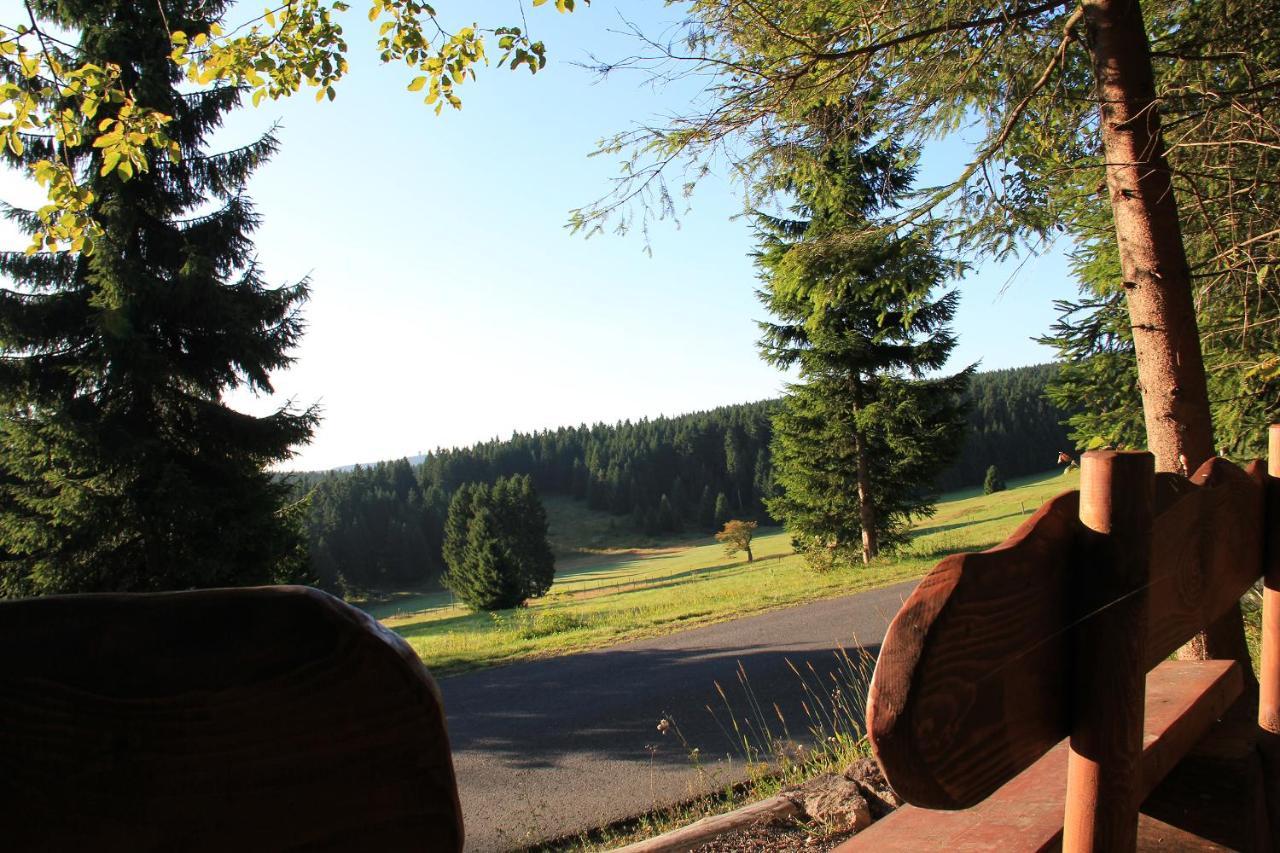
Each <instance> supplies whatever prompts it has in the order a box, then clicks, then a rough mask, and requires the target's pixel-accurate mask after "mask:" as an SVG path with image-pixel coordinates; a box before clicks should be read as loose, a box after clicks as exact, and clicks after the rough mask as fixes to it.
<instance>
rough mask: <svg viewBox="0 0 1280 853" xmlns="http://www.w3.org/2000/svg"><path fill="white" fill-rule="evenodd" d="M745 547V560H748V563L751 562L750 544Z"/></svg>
mask: <svg viewBox="0 0 1280 853" xmlns="http://www.w3.org/2000/svg"><path fill="white" fill-rule="evenodd" d="M746 549H747V562H748V563H750V562H751V560H752V557H751V546H750V545H749V544H748V545H747V546H746Z"/></svg>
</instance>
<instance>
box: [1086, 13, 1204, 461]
mask: <svg viewBox="0 0 1280 853" xmlns="http://www.w3.org/2000/svg"><path fill="white" fill-rule="evenodd" d="M1083 6H1084V20H1085V26H1086V29H1087V32H1088V39H1089V46H1090V49H1091V51H1092V56H1093V64H1094V73H1095V75H1096V81H1097V95H1098V99H1099V104H1100V107H1101V130H1102V146H1103V153H1104V156H1105V158H1106V163H1107V167H1106V171H1107V188H1108V191H1109V193H1110V197H1111V209H1112V211H1113V214H1114V218H1115V226H1116V240H1117V244H1118V246H1119V250H1120V266H1121V269H1122V272H1123V275H1124V287H1125V291H1126V293H1127V296H1128V304H1129V318H1130V321H1131V323H1132V326H1133V339H1134V346H1135V348H1136V349H1137V356H1138V381H1139V384H1140V386H1141V389H1142V408H1143V412H1144V415H1145V419H1146V426H1147V446H1148V449H1149V450H1150V451H1151V452H1152V453H1153V454H1155V457H1156V470H1157V471H1183V470H1185V471H1188V472H1191V471H1195V469H1196V468H1198V467H1199V466H1200V464H1201V463H1202V462H1204V461H1205V460H1206V459H1208V458H1209V457H1210V456H1212V455H1213V425H1212V422H1211V421H1210V416H1209V393H1208V389H1207V386H1206V383H1205V374H1204V360H1203V358H1202V357H1201V353H1200V333H1199V329H1198V328H1197V325H1196V312H1195V305H1194V303H1193V302H1192V295H1191V270H1190V267H1189V265H1188V263H1187V254H1186V249H1185V247H1184V246H1183V242H1182V230H1181V228H1180V226H1179V223H1178V205H1177V200H1176V199H1175V198H1174V195H1173V185H1172V183H1171V180H1170V173H1169V163H1168V160H1167V159H1166V157H1165V150H1164V141H1163V138H1162V136H1161V131H1160V111H1159V106H1158V104H1157V102H1156V94H1155V76H1154V73H1153V71H1152V68H1151V53H1150V47H1149V45H1148V41H1147V33H1146V27H1145V25H1144V23H1143V19H1142V8H1141V6H1140V5H1139V3H1138V2H1137V0H1088V2H1085V3H1084V4H1083Z"/></svg>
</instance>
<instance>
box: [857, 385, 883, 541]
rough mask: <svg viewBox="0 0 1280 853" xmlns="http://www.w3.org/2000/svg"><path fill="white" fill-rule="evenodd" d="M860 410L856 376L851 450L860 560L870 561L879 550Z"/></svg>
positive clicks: (860, 398)
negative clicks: (855, 474) (855, 470)
mask: <svg viewBox="0 0 1280 853" xmlns="http://www.w3.org/2000/svg"><path fill="white" fill-rule="evenodd" d="M861 410H862V380H861V379H860V378H859V377H858V376H856V375H855V376H854V379H853V451H854V454H855V455H856V457H857V462H858V517H859V519H860V520H859V525H860V526H861V527H862V562H863V564H866V563H869V562H871V558H872V557H875V556H876V554H878V553H879V552H880V543H879V542H877V541H876V506H875V498H873V497H872V496H871V464H870V461H869V460H868V459H867V439H866V436H864V435H863V434H862V430H861V429H860V428H859V427H858V413H859V412H860V411H861Z"/></svg>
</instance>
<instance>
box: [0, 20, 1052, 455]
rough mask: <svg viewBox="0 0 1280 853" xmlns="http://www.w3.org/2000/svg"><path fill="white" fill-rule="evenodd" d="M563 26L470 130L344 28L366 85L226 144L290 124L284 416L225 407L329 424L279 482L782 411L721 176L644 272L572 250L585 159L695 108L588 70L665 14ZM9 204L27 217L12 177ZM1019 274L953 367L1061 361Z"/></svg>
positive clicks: (665, 228)
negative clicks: (561, 435) (552, 439)
mask: <svg viewBox="0 0 1280 853" xmlns="http://www.w3.org/2000/svg"><path fill="white" fill-rule="evenodd" d="M457 2H458V0H450V3H451V4H456V3H457ZM9 5H10V4H7V3H6V4H5V8H6V9H7V8H8V7H9ZM440 5H441V6H442V7H444V8H446V9H447V8H449V7H447V6H445V4H443V3H442V4H440ZM551 7H552V4H548V5H547V6H543V7H540V8H538V9H531V10H529V11H528V21H529V25H530V30H531V31H532V33H533V34H534V36H535V37H536V38H541V39H543V40H544V41H545V42H546V43H547V46H548V51H549V53H550V55H551V61H550V63H549V65H548V67H547V68H546V69H545V70H544V71H543V72H541V73H539V74H538V75H537V76H536V77H530V76H529V75H528V74H527V72H524V71H520V72H515V73H513V72H510V71H506V70H499V69H496V68H489V69H482V70H481V72H480V80H479V81H478V82H476V83H474V84H473V83H468V84H467V85H466V86H465V87H464V89H463V90H462V91H461V92H460V94H461V95H462V97H463V101H464V109H463V110H462V111H461V112H452V111H448V110H446V111H445V113H444V114H443V115H441V116H439V117H437V116H435V115H434V114H433V112H432V110H431V109H430V108H428V107H426V106H424V105H423V104H422V102H421V97H420V96H419V95H415V94H411V93H408V92H406V91H405V85H406V83H407V82H408V80H409V78H410V76H411V74H410V73H409V72H408V71H407V70H404V69H400V68H395V67H383V66H380V65H379V64H378V61H377V58H376V55H375V51H374V48H373V43H374V39H375V36H374V33H373V31H372V27H371V25H369V24H368V23H367V21H366V18H365V14H364V13H365V11H366V7H365V6H364V5H363V4H361V3H354V4H353V8H352V10H351V11H350V12H349V13H348V14H346V15H345V16H343V21H342V23H343V26H344V27H345V29H346V36H347V40H348V41H349V42H350V44H351V51H350V55H349V56H350V62H351V73H350V76H349V77H348V78H347V79H346V80H345V81H344V82H343V83H342V84H341V85H340V88H339V91H338V97H337V100H335V101H334V102H332V103H325V104H317V103H315V101H314V99H313V97H312V95H311V94H310V93H305V92H304V93H303V94H301V95H299V96H297V97H295V98H293V99H292V100H290V101H284V102H274V103H273V102H265V103H264V104H263V105H262V106H261V107H260V108H258V109H252V108H246V109H244V110H242V111H240V112H239V113H238V114H236V115H235V116H234V117H233V119H232V121H230V122H229V124H228V127H227V128H226V131H225V133H223V134H222V135H221V138H220V139H219V140H218V141H219V144H221V145H225V146H228V147H229V146H232V145H235V144H238V143H240V142H243V141H246V140H247V139H249V138H251V137H252V136H253V135H254V134H256V133H258V132H261V131H262V130H263V129H265V128H266V127H268V126H270V124H271V123H272V122H274V121H280V122H281V124H282V128H281V131H280V134H279V135H280V140H281V151H280V153H279V154H278V155H277V157H276V159H275V160H274V161H273V162H272V163H270V164H268V165H267V166H265V167H264V168H263V169H262V170H261V171H260V172H259V173H258V175H257V176H255V178H254V179H253V182H252V183H251V185H250V187H249V192H250V195H251V196H252V198H253V199H254V201H255V203H256V205H257V209H258V211H259V213H260V214H261V215H262V217H263V225H262V227H261V229H260V230H259V231H258V233H257V235H256V238H255V239H256V244H257V247H258V253H259V260H260V261H261V263H262V265H263V266H264V268H265V269H266V271H267V274H268V276H269V278H270V279H272V280H275V281H279V282H282V283H283V282H287V281H292V280H296V279H298V278H301V277H302V276H304V275H310V276H311V278H312V287H313V297H312V301H311V303H310V304H309V305H308V306H307V308H306V312H305V316H306V319H307V322H308V332H307V335H306V338H305V340H304V342H303V344H302V346H301V347H300V348H299V349H298V351H297V353H296V355H297V358H298V361H297V364H296V365H295V366H294V367H293V368H292V369H291V370H288V371H285V372H282V373H280V374H279V375H278V376H277V377H276V382H275V385H276V390H277V394H276V395H275V398H251V397H248V396H247V395H235V396H234V398H233V399H234V401H235V403H236V405H238V406H239V407H241V408H244V409H248V410H253V411H265V410H269V409H271V408H273V407H274V406H276V405H279V403H280V402H282V401H283V400H284V399H290V398H292V399H294V400H295V401H297V402H298V403H300V404H308V403H312V402H318V403H320V405H321V406H322V407H323V411H324V421H323V423H322V424H321V426H320V428H319V430H318V431H317V433H316V436H315V439H314V441H313V442H312V444H311V445H310V446H309V447H306V448H302V449H301V450H300V452H299V454H298V457H297V458H296V459H295V460H294V461H293V462H292V463H290V464H289V465H288V466H286V467H290V468H306V469H316V468H327V467H332V466H336V465H343V464H348V463H353V462H368V461H373V460H378V459H387V458H395V457H399V456H404V455H413V454H416V453H419V452H422V451H427V450H430V449H432V448H434V447H437V446H451V445H461V444H470V443H472V442H475V441H479V440H484V439H487V438H491V437H493V436H495V435H496V436H506V435H509V434H510V433H511V432H512V431H513V430H521V431H527V430H535V429H541V428H548V427H556V426H560V425H564V424H576V423H580V422H594V421H614V420H618V419H623V418H632V419H635V418H639V417H643V416H650V417H652V416H655V415H659V414H678V413H681V412H687V411H693V410H696V409H703V408H708V407H711V406H716V405H720V404H725V403H735V402H743V401H748V400H757V399H761V398H764V397H769V396H773V395H776V394H778V393H779V391H780V389H781V386H782V382H783V377H782V376H781V375H780V374H779V373H778V372H777V371H776V370H774V369H773V368H770V367H768V366H767V365H765V364H764V363H763V362H761V361H760V359H759V358H758V356H757V354H756V349H755V343H756V337H757V330H756V326H755V321H756V320H758V319H762V318H763V312H762V309H761V308H760V306H759V304H758V303H757V301H756V299H755V296H754V289H755V286H756V280H755V273H754V269H753V267H752V265H751V261H750V259H749V257H748V253H749V252H750V251H751V247H752V240H751V235H750V229H749V226H748V224H747V223H746V222H744V221H742V220H736V221H735V220H733V219H732V217H733V215H734V214H736V213H738V212H740V210H741V201H740V198H739V196H738V194H737V192H736V189H737V188H735V187H734V186H732V185H730V184H729V182H728V181H726V180H725V179H724V178H723V177H722V176H721V175H719V174H713V175H712V176H710V177H708V178H707V179H706V180H704V182H703V183H702V185H701V187H700V189H699V191H698V193H697V194H696V195H695V196H694V198H693V200H692V205H693V206H692V210H691V211H690V212H689V213H688V214H686V215H685V216H683V217H682V220H681V222H680V224H679V226H678V227H677V226H676V225H674V224H671V223H660V224H657V225H655V226H654V227H653V228H652V229H651V234H650V243H651V248H652V255H651V256H650V255H649V254H647V253H646V252H645V251H644V249H645V244H644V240H643V239H642V238H641V236H640V235H639V234H638V233H637V234H633V235H631V236H627V237H615V236H612V235H604V236H597V237H594V238H592V239H590V240H584V239H583V238H582V237H581V236H574V235H571V234H570V233H569V232H568V231H567V230H566V229H565V228H564V223H565V221H566V219H567V215H568V211H569V210H570V209H572V208H574V207H578V206H581V205H583V204H585V203H587V202H590V201H591V200H593V199H594V198H596V197H597V196H598V195H600V194H601V193H602V192H604V191H605V190H606V189H607V185H608V181H609V180H610V178H611V177H612V176H614V175H615V174H616V160H615V159H611V158H604V157H601V158H594V159H588V157H587V155H588V154H589V153H590V152H591V151H592V150H593V148H594V145H595V142H596V140H598V139H600V138H601V137H604V136H607V135H609V134H611V133H613V132H615V131H618V130H623V129H626V128H627V127H629V126H630V125H631V123H632V122H634V121H637V120H640V121H643V120H646V119H650V118H652V117H653V116H655V115H661V114H667V113H672V112H678V111H680V110H681V109H682V107H683V105H684V104H686V103H687V99H688V97H689V95H690V94H691V90H690V89H689V88H688V87H684V88H683V89H681V88H676V89H671V90H666V91H653V90H652V89H651V88H649V87H647V86H644V85H643V84H642V83H643V81H642V80H641V78H639V77H625V76H623V77H617V78H614V79H610V80H609V81H607V82H604V83H597V82H596V81H595V79H594V77H593V76H592V75H591V74H590V73H589V72H587V71H585V70H582V69H580V68H577V67H574V66H573V64H572V63H574V62H575V61H577V62H581V61H585V60H586V59H587V54H588V51H590V52H594V53H596V54H599V55H602V56H605V57H612V56H619V55H623V54H625V53H627V52H629V50H630V49H634V48H633V46H632V45H631V44H630V42H629V41H628V40H627V39H626V38H625V37H622V36H619V35H616V34H613V33H611V32H610V31H611V30H618V29H620V28H621V25H622V22H621V18H620V15H621V14H625V15H626V17H627V18H629V19H632V20H635V21H637V22H638V23H640V24H641V25H642V26H643V27H645V28H646V29H647V30H649V31H653V30H654V29H655V28H659V27H661V26H662V23H663V21H664V20H670V19H671V18H672V17H674V12H675V10H671V9H667V8H665V7H664V5H663V4H662V3H660V2H657V0H618V2H610V0H596V2H594V3H593V4H592V5H591V6H590V7H586V8H581V7H580V8H579V11H577V12H575V13H574V14H572V15H558V14H556V13H555V12H554V10H553V9H552V8H551ZM245 8H246V9H250V8H252V9H256V8H257V7H256V6H246V7H245ZM456 8H464V7H462V6H456ZM465 8H466V9H467V10H468V14H472V15H474V16H475V17H476V19H477V20H478V21H479V22H480V23H481V24H482V25H486V24H487V25H494V24H500V23H510V22H513V21H518V16H519V8H518V6H517V5H516V4H515V3H514V2H512V3H507V2H483V3H468V4H466V6H465ZM244 17H247V16H244ZM11 19H12V15H8V16H6V17H5V18H3V20H6V21H7V20H11ZM231 20H232V21H233V22H234V21H237V20H240V17H237V16H236V15H233V16H232V17H231ZM966 154H967V148H966V147H965V146H964V145H962V144H959V143H954V142H944V143H941V144H939V145H937V146H934V147H932V148H931V149H929V151H928V152H926V157H925V161H924V163H923V172H924V175H923V176H924V178H925V179H926V180H939V179H942V178H944V177H946V176H947V175H950V174H954V173H955V172H956V171H958V169H959V168H961V167H962V166H963V161H964V159H965V157H966ZM0 197H3V198H5V199H6V200H10V201H19V202H21V201H23V200H24V199H26V200H29V198H30V195H29V193H28V192H26V191H24V189H23V188H22V187H21V186H19V184H18V181H17V180H16V179H15V178H14V176H7V177H6V179H5V180H4V181H3V182H2V183H0ZM3 236H4V237H5V240H6V244H7V245H11V246H12V245H16V244H18V242H19V240H18V238H16V237H15V236H14V235H12V234H9V233H6V234H5V235H3ZM1015 266H1016V265H1015V264H987V265H984V266H982V267H980V268H978V269H977V270H975V271H974V272H973V273H972V274H970V275H969V276H968V277H967V278H966V279H965V280H964V281H963V282H961V283H960V284H959V287H960V291H961V294H962V296H961V308H960V311H959V314H958V316H957V319H956V324H955V325H956V329H957V331H958V333H959V336H960V344H959V346H958V347H957V349H956V352H955V355H954V356H953V365H954V366H956V367H957V368H958V367H962V366H964V365H967V364H969V363H972V362H976V361H981V363H982V367H983V368H984V369H991V368H999V367H1011V366H1017V365H1022V364H1030V363H1034V362H1038V361H1046V360H1048V359H1049V358H1050V357H1051V353H1050V352H1049V351H1047V350H1045V349H1044V348H1042V347H1039V346H1037V345H1036V344H1034V343H1032V342H1031V341H1030V340H1029V338H1030V337H1031V336H1033V335H1036V334H1039V333H1042V332H1044V331H1045V330H1047V328H1048V326H1049V324H1050V323H1051V322H1052V320H1053V318H1054V315H1053V311H1052V305H1051V303H1052V300H1053V299H1055V298H1062V297H1066V296H1070V295H1071V294H1073V293H1074V287H1073V285H1072V284H1071V282H1070V279H1069V276H1068V274H1067V270H1066V265H1065V262H1064V261H1063V259H1062V258H1061V257H1060V255H1058V254H1056V253H1053V252H1050V253H1049V254H1047V255H1045V256H1043V257H1040V258H1034V259H1031V260H1030V261H1028V262H1027V263H1026V264H1025V265H1023V266H1022V267H1021V269H1020V270H1018V271H1017V273H1016V275H1014V269H1015ZM1011 276H1012V278H1011Z"/></svg>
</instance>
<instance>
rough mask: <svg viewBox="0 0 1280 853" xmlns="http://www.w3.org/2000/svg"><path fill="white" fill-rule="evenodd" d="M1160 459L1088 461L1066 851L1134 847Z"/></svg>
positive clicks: (1111, 454)
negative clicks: (1155, 507) (1149, 593)
mask: <svg viewBox="0 0 1280 853" xmlns="http://www.w3.org/2000/svg"><path fill="white" fill-rule="evenodd" d="M1154 488H1155V460H1154V457H1153V456H1152V455H1151V454H1150V453H1145V452H1142V453H1122V452H1117V451H1094V452H1090V453H1086V454H1085V455H1084V459H1083V460H1082V464H1081V476H1080V521H1081V522H1082V523H1083V525H1084V526H1085V528H1087V531H1088V532H1087V534H1086V543H1085V545H1084V553H1083V554H1082V560H1081V563H1080V565H1081V569H1082V572H1081V576H1080V577H1078V578H1077V579H1076V583H1075V588H1076V590H1078V594H1079V602H1078V606H1077V609H1076V612H1077V614H1078V618H1082V619H1083V618H1084V617H1088V621H1087V624H1085V625H1083V626H1082V627H1081V629H1080V633H1079V637H1078V640H1077V646H1076V654H1075V661H1076V663H1075V669H1076V674H1075V690H1074V696H1073V705H1074V714H1073V724H1072V732H1071V750H1070V757H1069V759H1068V765H1067V797H1066V818H1065V821H1064V825H1063V850H1065V851H1067V853H1084V851H1100V850H1105V851H1131V850H1134V849H1135V847H1136V845H1137V833H1138V806H1139V804H1140V798H1141V759H1142V717H1143V701H1144V699H1143V697H1144V689H1145V681H1144V679H1145V675H1146V666H1145V655H1146V650H1145V647H1144V646H1145V642H1144V641H1145V637H1146V634H1147V586H1148V583H1149V581H1150V571H1151V565H1150V564H1151V528H1152V521H1153V514H1154Z"/></svg>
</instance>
